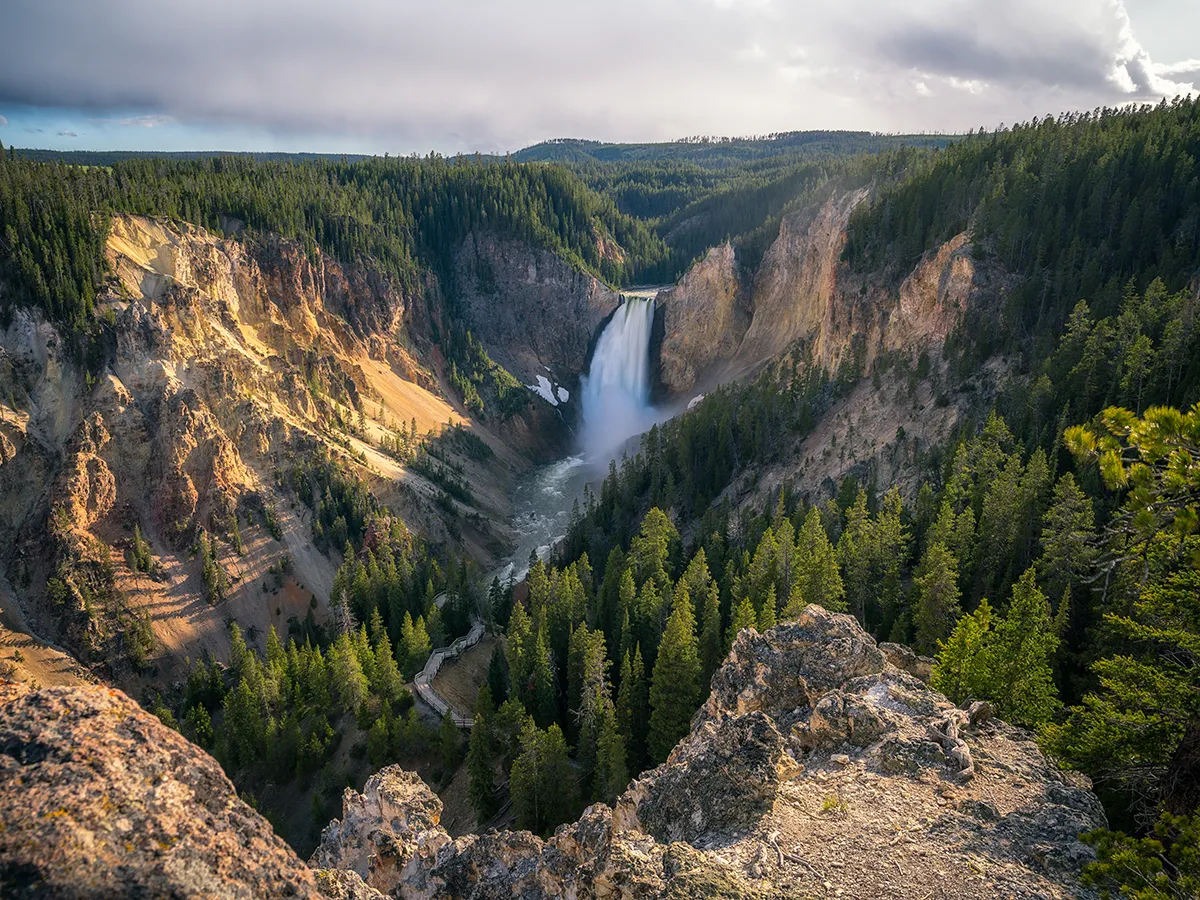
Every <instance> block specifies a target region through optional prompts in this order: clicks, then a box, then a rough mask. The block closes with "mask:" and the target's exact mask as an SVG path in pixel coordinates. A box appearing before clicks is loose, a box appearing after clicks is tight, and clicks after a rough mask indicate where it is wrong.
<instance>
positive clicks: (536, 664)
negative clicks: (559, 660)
mask: <svg viewBox="0 0 1200 900" xmlns="http://www.w3.org/2000/svg"><path fill="white" fill-rule="evenodd" d="M532 657H533V668H532V670H531V671H530V673H529V686H530V687H529V702H528V703H527V704H526V708H527V709H528V710H529V712H530V714H531V715H532V716H533V720H534V721H535V722H537V723H538V726H539V727H542V728H548V727H549V726H550V725H551V723H553V722H554V720H555V719H556V718H557V717H558V691H557V689H556V684H557V682H556V680H555V677H554V663H553V661H552V660H551V658H550V648H549V647H548V646H547V645H546V626H545V622H544V621H543V623H542V627H541V628H539V629H538V633H537V637H536V638H535V640H534V644H533V651H532Z"/></svg>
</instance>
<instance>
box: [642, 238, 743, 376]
mask: <svg viewBox="0 0 1200 900" xmlns="http://www.w3.org/2000/svg"><path fill="white" fill-rule="evenodd" d="M743 294H744V291H743V289H742V285H741V283H740V282H739V279H738V271H737V260H736V259H735V257H734V252H733V245H732V244H730V243H728V242H726V243H724V244H722V245H721V246H719V247H713V248H712V249H711V250H709V251H708V253H706V254H705V256H704V259H702V260H700V261H699V262H697V263H695V264H694V265H693V266H692V267H691V268H690V269H688V271H687V272H686V273H685V274H684V276H683V278H681V279H680V280H679V283H678V284H676V285H675V286H674V287H672V288H669V289H667V290H665V291H661V292H659V294H658V297H657V303H658V306H659V310H660V312H659V315H660V316H661V318H662V322H663V325H662V329H663V339H662V345H661V350H660V355H659V360H660V365H659V378H660V381H661V383H662V386H663V387H664V388H666V390H668V391H670V392H671V393H676V394H679V393H686V392H687V391H689V390H691V388H692V387H694V386H695V385H696V384H697V382H698V381H699V380H700V379H702V378H703V377H705V376H706V375H707V374H709V373H711V372H713V371H714V370H715V369H716V368H717V367H718V366H719V365H720V364H722V363H725V362H727V361H728V360H729V359H731V358H732V357H733V355H734V353H735V352H736V351H737V349H738V346H739V345H740V344H741V341H742V338H743V336H744V335H745V333H746V328H747V326H748V325H749V322H750V317H749V314H748V312H747V309H746V302H747V301H746V298H745V297H744V296H743Z"/></svg>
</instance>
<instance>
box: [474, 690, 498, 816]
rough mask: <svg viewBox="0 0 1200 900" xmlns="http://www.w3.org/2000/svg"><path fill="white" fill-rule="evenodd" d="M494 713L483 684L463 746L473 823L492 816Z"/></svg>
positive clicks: (494, 769) (494, 782)
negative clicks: (468, 737) (464, 745)
mask: <svg viewBox="0 0 1200 900" xmlns="http://www.w3.org/2000/svg"><path fill="white" fill-rule="evenodd" d="M495 713H496V710H495V708H494V706H493V704H492V692H491V688H489V687H488V685H487V683H486V682H485V683H484V684H483V686H482V687H481V688H480V689H479V696H478V698H476V700H475V713H474V716H473V718H472V722H471V739H470V742H469V743H468V746H467V775H468V778H469V787H468V789H467V790H468V795H469V797H470V800H471V808H472V809H473V810H475V820H476V821H477V822H486V821H487V820H488V819H490V818H491V817H492V816H494V815H495V814H496V807H497V804H496V763H495V754H496V749H495V746H494V744H495V741H494V738H493V735H492V719H493V717H494V716H495Z"/></svg>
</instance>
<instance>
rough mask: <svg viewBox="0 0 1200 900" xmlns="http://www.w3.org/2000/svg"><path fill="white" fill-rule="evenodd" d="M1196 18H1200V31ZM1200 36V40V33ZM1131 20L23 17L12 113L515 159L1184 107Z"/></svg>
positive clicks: (144, 10) (36, 9)
mask: <svg viewBox="0 0 1200 900" xmlns="http://www.w3.org/2000/svg"><path fill="white" fill-rule="evenodd" d="M1197 18H1200V17H1197ZM1197 24H1200V22H1198V23H1197ZM1186 71H1187V70H1186V69H1185V70H1180V71H1179V72H1176V70H1175V69H1173V68H1170V64H1169V63H1168V64H1167V67H1166V68H1164V66H1162V65H1156V64H1155V63H1154V62H1152V61H1151V60H1150V57H1149V55H1148V54H1146V53H1145V51H1144V50H1142V48H1141V46H1140V45H1139V44H1138V43H1137V42H1136V41H1135V40H1134V39H1133V35H1132V31H1131V28H1130V25H1129V20H1128V16H1127V15H1126V14H1125V10H1124V7H1123V5H1122V4H1120V3H1118V2H1113V0H1049V2H1047V0H1041V2H1034V0H1005V2H1003V3H1001V2H985V0H923V2H922V3H920V4H912V3H911V2H901V0H818V2H800V0H603V2H600V0H591V2H582V0H506V2H504V3H497V2H494V0H437V2H428V0H421V2H417V0H341V2H338V3H333V2H323V3H314V2H304V0H171V2H167V3H163V2H161V0H153V2H152V0H91V2H81V0H5V2H3V3H2V4H0V108H4V109H5V111H6V112H10V114H11V111H10V110H9V109H8V108H7V107H8V106H10V105H13V106H22V107H38V108H43V109H55V110H68V111H71V110H73V111H78V112H80V113H82V115H83V118H84V120H86V119H88V118H97V119H102V120H104V121H106V122H117V123H118V124H121V125H125V124H126V123H128V124H129V125H130V126H131V127H132V126H141V127H155V126H157V125H159V124H162V123H167V122H177V123H189V124H193V125H197V126H204V125H210V126H217V125H219V126H230V127H241V126H254V127H265V128H268V129H270V130H272V131H274V132H282V133H301V132H303V133H307V134H314V133H327V134H354V135H363V136H371V137H373V138H378V139H379V141H395V142H406V143H407V145H408V146H409V147H410V148H413V147H420V146H425V147H428V146H437V147H441V148H444V147H447V146H450V147H459V146H461V147H478V148H481V149H492V148H502V147H508V148H511V147H515V146H519V145H520V144H522V143H526V142H529V141H532V140H536V139H539V138H543V137H548V136H555V135H577V136H593V137H605V138H610V139H622V138H651V137H659V138H663V137H677V136H680V135H683V134H696V133H731V132H732V133H748V132H762V131H771V130H781V129H785V128H799V127H859V128H861V127H874V128H879V129H884V130H888V129H892V130H894V129H898V128H908V129H912V128H921V127H925V128H944V129H956V128H962V127H969V126H971V125H976V124H981V123H990V122H994V121H996V120H997V119H1007V120H1008V121H1013V120H1014V119H1016V118H1018V117H1024V116H1028V115H1031V114H1034V113H1043V112H1046V111H1047V109H1050V108H1058V109H1061V108H1067V107H1072V106H1085V107H1090V106H1091V105H1094V104H1095V103H1098V102H1105V103H1109V102H1119V101H1120V100H1122V99H1132V98H1139V97H1150V96H1154V95H1155V94H1156V93H1157V94H1158V95H1162V94H1169V93H1178V92H1179V91H1180V90H1186V89H1187V87H1188V85H1186V84H1178V83H1176V82H1175V81H1173V80H1172V79H1173V78H1180V79H1186V78H1188V76H1187V74H1186Z"/></svg>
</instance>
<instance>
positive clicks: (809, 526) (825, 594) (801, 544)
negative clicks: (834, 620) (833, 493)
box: [783, 507, 846, 619]
mask: <svg viewBox="0 0 1200 900" xmlns="http://www.w3.org/2000/svg"><path fill="white" fill-rule="evenodd" d="M793 566H794V568H795V577H794V578H793V587H792V589H791V591H790V593H789V595H788V598H787V606H786V608H785V609H784V614H783V616H784V618H785V619H794V618H796V617H797V616H798V615H800V611H801V610H802V609H804V607H805V606H807V605H808V604H809V603H815V604H817V605H818V606H821V607H824V608H825V609H827V610H829V611H830V612H845V611H846V600H845V597H846V589H845V587H844V586H843V584H842V574H841V572H840V571H839V570H838V561H837V551H836V550H835V549H834V546H833V544H831V543H830V542H829V536H828V535H827V534H826V533H825V527H824V526H823V525H822V524H821V514H820V512H818V511H817V509H816V508H815V507H814V508H812V509H810V510H809V511H808V515H806V516H805V517H804V524H803V525H802V526H801V527H800V533H799V534H798V535H797V536H796V550H795V554H794V556H793Z"/></svg>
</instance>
